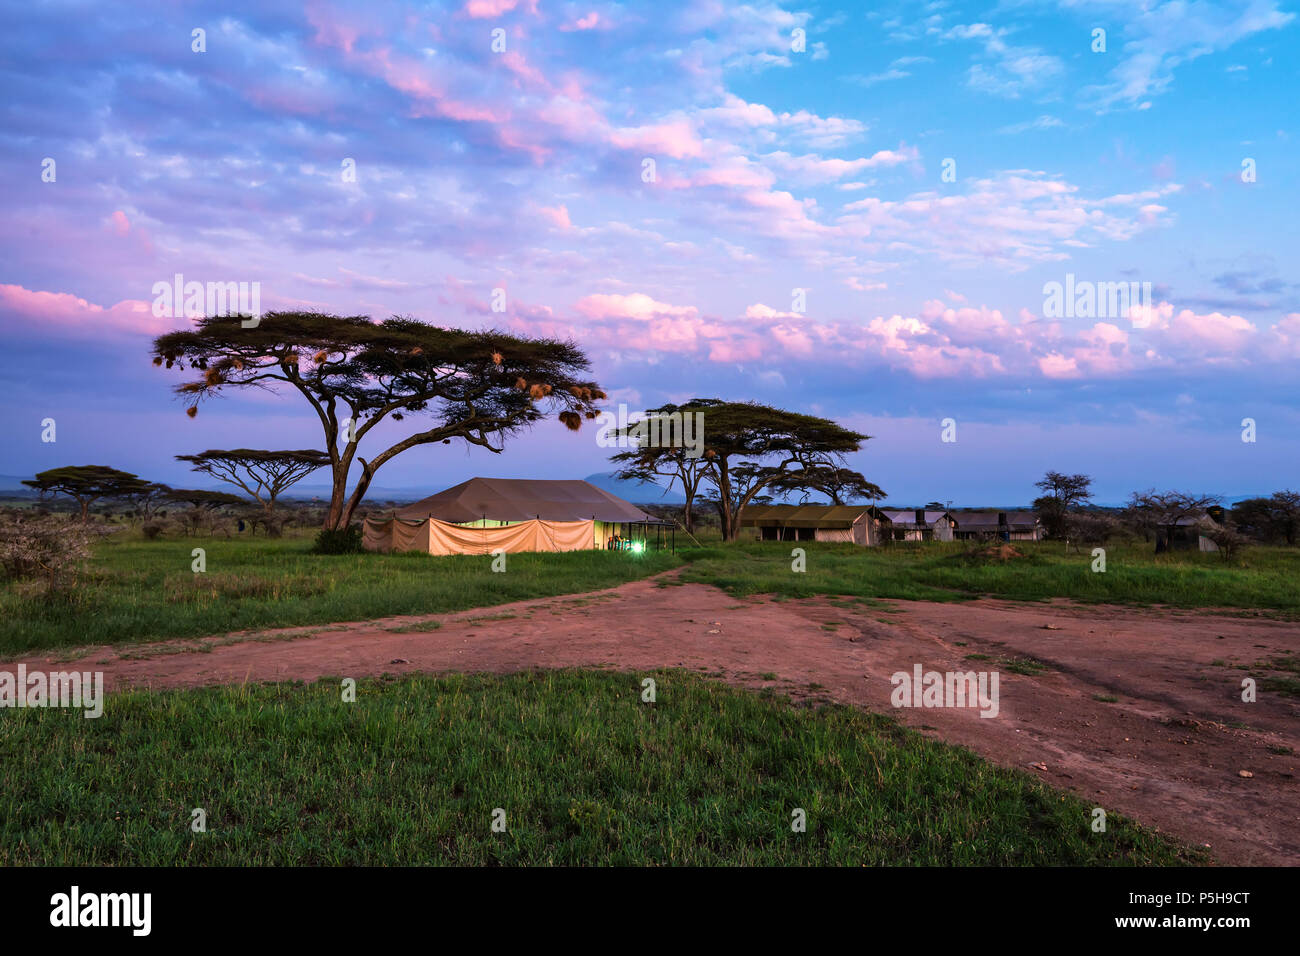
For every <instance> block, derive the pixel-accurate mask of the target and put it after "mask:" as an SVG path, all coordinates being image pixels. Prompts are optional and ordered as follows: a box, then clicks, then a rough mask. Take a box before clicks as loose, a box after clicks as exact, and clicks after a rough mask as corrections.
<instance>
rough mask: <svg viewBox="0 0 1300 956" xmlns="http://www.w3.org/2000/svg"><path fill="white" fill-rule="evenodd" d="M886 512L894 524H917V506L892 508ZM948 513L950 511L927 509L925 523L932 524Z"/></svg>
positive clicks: (886, 515)
mask: <svg viewBox="0 0 1300 956" xmlns="http://www.w3.org/2000/svg"><path fill="white" fill-rule="evenodd" d="M884 514H885V517H887V518H888V519H889V520H890V521H892V522H894V524H910V525H915V524H916V509H915V508H909V509H904V510H896V509H890V510H889V511H886V512H884ZM947 514H948V512H946V511H926V512H924V516H925V523H926V524H928V525H932V524H934V523H935V522H936V521H940V520H942V519H943V518H944V517H945V516H947Z"/></svg>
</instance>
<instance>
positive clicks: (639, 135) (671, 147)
mask: <svg viewBox="0 0 1300 956" xmlns="http://www.w3.org/2000/svg"><path fill="white" fill-rule="evenodd" d="M609 142H610V143H611V144H613V145H614V146H617V147H618V148H619V149H631V150H637V151H639V152H644V153H660V154H663V155H665V156H671V157H672V158H673V159H685V158H687V157H697V156H702V155H703V154H704V144H703V143H701V142H700V140H699V138H698V137H697V136H696V135H695V130H694V128H693V127H692V126H691V124H690V123H689V122H687V121H686V120H676V121H673V122H669V123H657V124H653V125H650V126H633V127H625V128H622V129H616V130H613V131H612V132H611V133H610V134H609Z"/></svg>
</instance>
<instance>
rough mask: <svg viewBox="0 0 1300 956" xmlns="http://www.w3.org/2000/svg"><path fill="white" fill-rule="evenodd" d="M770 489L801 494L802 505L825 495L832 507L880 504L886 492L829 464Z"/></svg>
mask: <svg viewBox="0 0 1300 956" xmlns="http://www.w3.org/2000/svg"><path fill="white" fill-rule="evenodd" d="M770 487H771V490H772V491H775V492H779V493H782V494H787V495H788V494H798V495H799V496H800V498H799V500H800V502H801V503H802V502H804V501H807V500H808V495H809V494H811V493H812V492H819V493H820V494H823V495H825V496H826V497H827V498H829V499H830V503H831V504H833V505H842V504H845V503H846V502H849V501H864V500H870V501H877V500H879V499H881V498H883V497H885V491H884V489H883V488H881V487H880V486H879V485H877V484H875V483H874V482H871V481H868V480H867V479H866V477H865V476H864V475H862V474H861V473H860V472H856V471H853V470H852V469H850V468H843V467H840V466H837V465H835V464H829V463H827V464H814V465H812V466H810V467H808V468H804V469H801V470H798V471H792V472H789V473H787V474H785V475H782V476H781V477H779V478H778V479H777V480H776V481H774V482H772V484H771V486H770ZM939 507H940V508H942V507H943V506H942V505H940V506H939Z"/></svg>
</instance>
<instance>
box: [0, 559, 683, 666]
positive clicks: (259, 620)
mask: <svg viewBox="0 0 1300 956" xmlns="http://www.w3.org/2000/svg"><path fill="white" fill-rule="evenodd" d="M194 548H203V549H205V550H206V552H207V554H206V564H207V571H206V572H205V573H203V574H195V573H194V572H193V571H192V570H191V567H190V564H191V561H192V560H193V559H192V558H191V556H190V552H191V551H192V550H193V549H194ZM310 549H311V539H310V538H296V539H294V538H283V539H279V540H268V539H266V538H261V539H253V540H233V541H231V540H225V539H220V538H181V539H171V540H160V541H142V540H140V539H138V538H136V539H134V540H131V539H125V538H124V537H121V536H114V537H113V538H109V539H108V540H107V541H105V542H104V543H103V544H101V545H99V546H98V547H97V549H96V551H95V557H94V558H93V559H92V560H91V562H90V564H89V570H88V573H87V576H86V580H85V581H84V582H83V583H81V584H80V585H78V586H77V587H76V588H75V589H72V590H70V591H69V592H67V593H65V594H63V595H60V596H59V597H58V598H57V599H56V600H54V601H46V600H42V599H40V598H34V597H30V596H27V595H25V594H24V589H20V588H19V587H17V586H15V585H13V584H4V585H0V654H17V653H22V652H25V651H32V650H37V649H40V650H48V649H52V648H59V647H68V646H73V645H78V644H100V643H122V642H133V641H145V640H158V639H163V638H173V637H206V636H209V635H213V634H224V633H226V632H228V631H235V630H243V629H246V628H266V627H291V626H298V625H304V624H327V623H333V622H336V621H355V620H361V619H369V618H375V617H384V616H388V615H394V614H434V613H440V612H447V611H460V610H465V609H467V608H475V607H486V606H489V605H493V604H504V603H507V602H510V601H520V600H525V599H528V598H538V597H548V596H550V595H555V594H572V593H575V592H583V591H594V590H597V589H600V588H607V587H613V586H614V585H616V584H622V583H624V582H626V581H631V580H635V579H636V578H640V577H644V576H646V575H649V574H654V573H656V572H659V571H664V570H666V569H668V568H671V567H675V566H677V564H679V563H680V559H679V558H674V557H673V556H672V555H671V554H669V553H664V552H649V553H646V554H641V555H634V554H631V553H630V552H625V551H624V552H614V551H572V552H567V553H564V554H512V555H509V556H508V560H507V565H506V570H505V571H504V572H500V573H497V572H493V571H492V569H491V562H492V560H493V559H492V558H491V557H475V556H456V557H439V558H435V557H430V556H428V555H424V554H351V555H317V554H312V553H311V551H310Z"/></svg>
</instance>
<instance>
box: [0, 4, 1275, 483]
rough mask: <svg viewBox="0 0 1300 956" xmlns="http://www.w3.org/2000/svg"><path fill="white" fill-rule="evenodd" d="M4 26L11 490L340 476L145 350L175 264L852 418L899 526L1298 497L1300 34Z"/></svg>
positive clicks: (642, 19) (749, 14) (482, 468)
mask: <svg viewBox="0 0 1300 956" xmlns="http://www.w3.org/2000/svg"><path fill="white" fill-rule="evenodd" d="M867 7H869V8H867ZM864 8H867V9H864ZM6 19H7V21H8V22H9V24H10V26H9V29H8V30H7V31H6V33H5V34H4V35H3V36H0V83H3V88H4V94H5V95H4V97H3V105H0V115H2V116H3V122H2V123H0V175H2V176H3V180H4V182H5V184H6V189H5V192H4V198H3V200H2V201H0V215H3V217H4V220H5V222H4V225H5V228H4V229H3V230H0V328H2V329H3V333H4V336H5V342H6V347H7V350H8V352H9V356H10V361H9V362H7V363H5V366H4V368H3V370H2V371H0V414H4V415H5V417H6V420H7V421H9V422H10V423H11V428H12V430H13V434H14V435H15V436H16V439H15V440H13V441H11V442H8V443H6V451H5V456H4V458H5V460H4V464H3V466H2V467H0V473H5V474H30V473H32V472H35V471H37V470H40V469H42V468H46V467H52V466H54V465H62V464H70V463H77V464H80V463H97V464H108V465H113V466H115V467H120V468H125V469H127V470H130V471H134V472H137V473H139V474H142V475H145V476H147V477H150V478H154V479H157V480H164V481H168V482H170V483H173V484H183V483H190V482H191V479H190V478H189V476H188V473H187V472H186V471H185V470H184V469H183V468H182V467H180V466H179V465H177V464H176V463H175V462H174V461H173V460H172V456H173V455H175V454H180V453H188V452H193V451H198V450H201V449H203V448H209V447H230V446H254V447H294V448H296V447H305V446H311V445H318V444H319V435H318V432H317V431H316V427H315V424H314V419H313V417H312V416H310V413H309V412H308V410H307V408H306V407H305V406H304V405H302V404H301V403H300V401H297V400H295V399H293V398H291V397H288V396H283V397H275V396H256V397H251V396H240V395H231V396H229V397H227V398H225V399H223V400H221V401H219V402H213V403H209V404H206V405H205V406H204V407H203V409H202V411H201V413H200V414H199V415H198V416H197V417H196V418H195V419H193V420H191V419H188V418H186V417H185V416H184V414H183V406H181V405H180V404H178V403H177V402H176V401H175V400H174V399H173V398H172V396H171V394H170V391H169V389H170V387H171V386H172V385H174V384H176V383H177V381H178V379H177V378H176V377H175V375H174V374H173V373H167V372H165V371H163V370H159V369H155V368H153V367H151V366H150V365H149V353H148V342H149V340H150V338H151V337H152V336H153V335H156V334H158V333H159V332H161V331H165V330H167V329H170V328H176V327H180V326H181V325H182V324H183V323H184V321H185V320H184V319H183V318H175V319H171V318H157V317H155V316H154V315H153V314H152V312H151V309H150V306H151V303H152V299H153V294H152V288H153V285H154V283H156V282H159V281H169V280H170V279H171V277H172V276H173V275H174V274H175V273H178V272H179V273H182V274H184V275H185V276H186V278H187V279H190V280H198V281H221V282H228V281H237V282H259V283H260V284H261V293H262V307H263V308H264V309H275V308H319V309H324V310H328V311H335V312H339V313H348V314H352V313H362V314H369V315H372V316H374V317H375V318H381V317H386V316H387V315H390V314H409V315H412V316H415V317H417V318H421V319H424V320H426V321H431V322H438V323H443V324H449V325H460V326H465V327H483V326H490V325H495V326H499V327H504V328H509V329H510V330H512V331H515V332H518V333H520V334H539V335H557V336H563V337H572V338H573V339H575V340H576V341H577V342H578V343H580V344H581V345H583V346H584V348H585V349H586V350H587V352H588V354H589V355H590V357H591V359H592V361H593V366H594V372H595V377H596V378H597V380H598V381H600V382H601V383H602V384H603V385H605V386H606V388H607V389H608V390H609V391H610V393H611V395H612V399H613V401H614V403H618V402H620V401H621V402H625V403H627V404H628V405H630V406H632V407H633V408H643V407H647V406H652V405H656V404H660V403H662V402H664V401H681V400H684V399H688V398H690V397H693V396H697V395H698V396H710V397H713V396H716V397H722V398H729V399H755V400H759V401H764V402H769V403H772V404H776V405H781V406H784V407H788V408H793V409H799V410H804V411H810V412H813V413H817V414H824V415H826V416H829V417H832V418H835V419H836V420H839V421H843V422H845V423H846V424H849V425H852V426H854V427H858V428H859V429H860V430H863V431H866V432H868V433H869V434H871V435H873V436H874V437H873V439H872V440H871V441H870V442H868V443H867V445H866V448H865V450H864V452H863V453H862V454H860V455H859V456H856V457H855V459H854V461H853V463H854V465H855V466H856V467H858V468H860V469H861V470H862V471H863V472H864V473H865V474H867V475H868V476H869V477H870V478H872V479H873V480H875V481H876V482H877V483H879V484H880V485H882V486H883V487H884V488H885V489H886V490H887V491H888V492H889V493H890V497H891V500H893V501H895V502H897V503H900V504H906V503H914V502H924V501H926V500H930V499H938V500H953V501H954V503H956V504H979V503H986V502H998V503H1014V502H1017V501H1025V500H1028V498H1029V497H1031V496H1032V492H1033V489H1032V482H1033V481H1034V480H1035V479H1036V478H1037V477H1038V476H1039V475H1041V473H1042V472H1043V471H1044V470H1046V469H1048V468H1055V469H1059V470H1069V471H1074V470H1080V471H1086V472H1088V473H1089V474H1092V475H1093V476H1094V477H1095V479H1096V482H1097V490H1098V492H1099V497H1101V498H1102V499H1103V500H1120V499H1122V498H1124V497H1125V496H1126V495H1127V494H1128V493H1129V492H1130V491H1132V490H1135V489H1138V488H1146V487H1150V486H1159V487H1165V488H1169V487H1175V488H1182V489H1187V490H1194V491H1206V492H1218V493H1224V494H1228V495H1236V494H1240V493H1247V492H1260V491H1263V492H1267V491H1272V490H1275V489H1277V488H1281V487H1285V486H1288V485H1290V486H1292V487H1294V486H1296V485H1297V484H1298V482H1297V481H1296V476H1295V471H1296V463H1297V462H1298V461H1300V443H1298V442H1297V439H1296V437H1295V436H1296V434H1297V430H1298V429H1297V426H1300V414H1298V413H1297V406H1296V401H1295V395H1296V385H1297V378H1298V376H1297V371H1296V369H1297V365H1298V364H1300V279H1298V277H1297V275H1296V273H1295V267H1294V262H1295V261H1296V245H1297V239H1296V234H1297V230H1296V229H1295V228H1294V224H1293V219H1294V215H1295V212H1294V211H1295V209H1296V208H1297V205H1298V203H1297V199H1298V198H1300V196H1298V195H1297V193H1298V190H1297V185H1296V184H1297V182H1298V181H1300V177H1298V176H1297V173H1298V172H1300V170H1298V169H1297V165H1298V164H1297V160H1296V157H1295V144H1296V142H1297V135H1298V133H1300V131H1297V129H1296V114H1297V111H1296V108H1295V105H1294V101H1295V90H1296V89H1297V86H1298V85H1300V84H1297V77H1296V56H1295V53H1296V52H1297V49H1298V48H1300V42H1298V39H1297V38H1298V36H1300V34H1298V33H1297V29H1298V27H1297V18H1296V16H1295V11H1294V8H1293V6H1292V5H1289V4H1286V3H1280V2H1272V0H1256V2H1239V3H1208V2H1197V3H1186V2H1164V3H1160V2H1151V3H1120V2H1068V3H1063V4H1059V5H1051V4H1037V3H1033V4H1031V3H994V4H987V3H985V4H959V3H947V2H936V3H898V4H884V5H878V4H871V5H835V4H778V3H754V4H729V3H716V2H705V3H655V4H649V3H645V4H638V3H627V4H615V3H584V2H566V3H548V2H546V0H536V2H528V0H469V2H467V3H456V4H390V3H374V4H366V5H365V6H364V7H361V6H354V5H349V4H340V3H330V2H315V0H314V2H309V3H306V4H298V3H276V2H270V3H267V2H259V3H249V4H238V3H221V4H215V3H190V4H166V5H161V4H159V5H147V4H146V5H140V4H115V3H95V4H72V3H57V2H56V3H50V4H44V5H42V6H40V7H38V8H31V7H23V8H22V9H20V10H19V9H12V10H11V12H10V13H9V15H8V16H7V18H6ZM195 29H202V30H204V31H205V35H204V41H205V42H204V46H205V49H204V50H203V51H202V52H196V51H195V50H194V49H193V48H192V47H193V32H192V31H194V30H195ZM498 29H499V30H501V31H503V33H502V34H501V35H500V36H501V37H502V38H503V39H504V46H505V48H504V50H497V51H494V50H493V49H492V39H493V31H494V30H498ZM1096 29H1102V30H1104V31H1105V50H1104V52H1101V51H1094V49H1093V47H1094V45H1095V43H1096V41H1095V39H1094V30H1096ZM798 31H802V43H800V42H799V38H800V35H799V33H798ZM795 47H801V49H795ZM46 159H53V160H54V161H55V170H56V175H55V179H54V181H53V182H48V181H44V180H43V178H42V170H43V162H44V161H45V160H46ZM346 160H352V161H353V162H354V163H355V169H356V173H357V175H356V181H355V182H349V181H346V180H345V178H344V177H343V176H342V174H341V170H342V167H343V164H344V162H345V161H346ZM646 160H652V161H653V162H654V166H655V177H654V180H653V181H652V182H646V181H645V179H644V178H643V170H644V168H645V162H646ZM1247 160H1249V161H1250V163H1249V165H1251V166H1252V168H1253V172H1254V175H1253V177H1251V176H1248V177H1245V181H1244V180H1243V162H1245V161H1247ZM945 161H951V162H950V163H948V164H947V168H949V169H951V170H952V171H953V172H954V173H955V175H954V176H949V177H947V178H945V177H944V175H943V173H944V169H945ZM1067 274H1072V275H1073V276H1074V277H1075V278H1076V279H1078V280H1080V281H1083V282H1093V283H1115V282H1131V281H1132V282H1144V283H1150V286H1149V288H1150V290H1151V298H1150V301H1149V302H1146V303H1144V304H1142V305H1141V307H1139V308H1138V309H1136V310H1126V311H1125V312H1124V314H1118V315H1115V314H1094V315H1087V316H1080V317H1073V318H1068V319H1060V320H1058V319H1053V318H1050V317H1049V316H1047V315H1046V314H1045V310H1044V293H1043V289H1044V286H1045V284H1046V283H1050V282H1064V281H1065V279H1066V276H1067ZM494 288H504V289H505V290H506V294H507V298H506V301H507V308H506V310H505V312H504V313H494V312H492V311H491V309H490V307H489V301H490V297H491V295H492V290H493V289H494ZM795 289H803V290H806V291H805V293H804V296H805V305H806V307H805V308H802V309H801V308H799V306H798V304H797V303H796V301H795V295H794V290H795ZM47 417H53V418H55V420H56V421H57V423H58V440H57V441H56V442H55V443H53V444H49V443H43V442H41V440H40V438H41V427H40V422H41V420H42V419H44V418H47ZM949 417H951V418H953V419H955V420H956V421H957V423H958V431H957V435H958V440H957V441H956V442H955V443H944V442H942V441H941V440H940V434H941V421H942V419H944V418H949ZM1244 418H1252V419H1254V420H1255V421H1256V427H1257V441H1255V442H1253V443H1247V442H1243V441H1241V431H1242V428H1241V422H1242V420H1243V419H1244ZM706 427H707V426H706ZM386 434H389V435H396V434H397V433H396V431H394V430H391V429H390V430H389V432H388V433H386ZM363 454H364V450H363ZM606 454H607V452H606V451H605V450H603V449H600V448H598V447H597V446H596V444H595V440H594V432H593V430H584V431H582V432H580V433H578V434H570V433H568V432H565V431H564V430H563V429H562V428H561V427H560V426H558V425H554V424H553V423H547V424H546V425H544V426H542V428H541V430H540V431H538V432H535V433H534V434H532V435H530V436H527V437H525V438H523V439H521V440H519V441H517V442H516V443H514V444H512V445H511V446H510V447H509V448H508V449H507V451H506V453H505V454H504V455H502V456H492V455H490V454H488V453H486V452H482V451H479V450H474V451H467V450H465V449H461V448H458V447H450V448H448V447H444V446H435V447H433V448H422V449H416V450H414V451H411V452H409V453H407V454H405V455H403V456H401V457H400V458H398V459H396V460H395V461H394V462H392V463H391V464H389V465H388V466H386V468H385V469H384V471H383V472H381V475H380V477H379V479H377V484H379V485H382V486H389V487H393V486H410V485H424V486H435V487H436V486H441V485H444V484H450V483H452V482H455V481H459V480H461V479H463V478H464V477H467V476H469V475H472V474H498V475H536V476H541V477H571V476H575V475H585V474H588V473H590V472H594V471H601V470H605V467H606V466H605V456H606Z"/></svg>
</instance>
